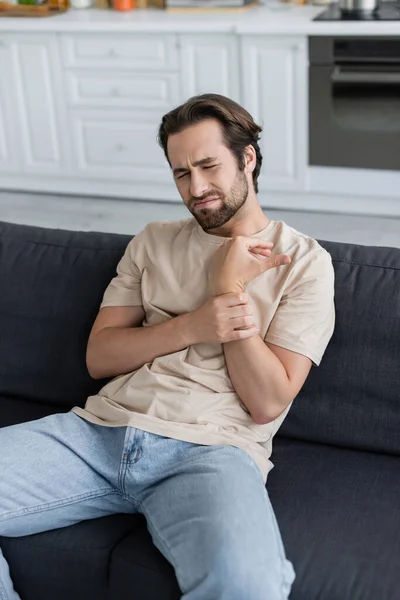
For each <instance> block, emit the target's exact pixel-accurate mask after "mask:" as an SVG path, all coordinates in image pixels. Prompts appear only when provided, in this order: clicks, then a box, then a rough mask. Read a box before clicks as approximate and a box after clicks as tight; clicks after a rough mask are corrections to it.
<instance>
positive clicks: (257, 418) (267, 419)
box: [251, 412, 276, 425]
mask: <svg viewBox="0 0 400 600" xmlns="http://www.w3.org/2000/svg"><path fill="white" fill-rule="evenodd" d="M251 418H252V419H253V421H254V423H256V424H257V425H266V424H267V423H272V421H274V420H275V418H276V417H271V416H270V415H267V414H265V413H263V412H258V413H254V412H253V413H252V414H251Z"/></svg>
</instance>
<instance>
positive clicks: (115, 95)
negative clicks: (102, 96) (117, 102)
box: [110, 88, 121, 98]
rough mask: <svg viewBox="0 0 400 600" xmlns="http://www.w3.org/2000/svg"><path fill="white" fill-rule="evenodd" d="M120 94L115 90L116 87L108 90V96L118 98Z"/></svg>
mask: <svg viewBox="0 0 400 600" xmlns="http://www.w3.org/2000/svg"><path fill="white" fill-rule="evenodd" d="M120 95H121V94H120V93H119V91H118V90H117V88H114V89H113V90H111V92H110V96H114V98H118V97H119V96H120Z"/></svg>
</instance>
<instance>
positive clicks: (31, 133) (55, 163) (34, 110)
mask: <svg viewBox="0 0 400 600" xmlns="http://www.w3.org/2000/svg"><path fill="white" fill-rule="evenodd" d="M1 41H2V44H3V48H2V49H0V50H1V51H0V54H1V53H2V52H3V51H4V49H5V52H6V54H7V60H8V69H9V70H11V76H10V74H8V86H9V90H8V96H9V98H12V100H13V106H12V110H11V111H10V110H8V111H7V112H8V113H9V114H8V115H7V119H8V123H7V124H6V127H8V128H9V131H8V135H10V134H12V135H13V137H14V139H15V143H16V146H17V150H18V165H17V169H18V172H19V173H21V174H22V175H24V174H27V175H28V174H61V173H64V172H65V171H66V170H67V165H68V161H67V160H66V154H67V152H66V148H65V142H64V139H65V136H64V135H62V131H63V130H64V126H65V123H63V122H62V116H61V115H62V110H61V111H60V110H59V108H60V107H59V106H58V104H59V102H58V98H59V96H58V94H59V93H60V90H59V86H58V85H57V83H58V65H57V63H56V61H57V45H56V38H55V35H42V34H28V35H25V34H17V35H15V34H6V35H4V36H2V37H1ZM1 62H2V63H4V61H1ZM3 68H4V64H3ZM3 68H2V67H0V69H2V72H3ZM5 81H6V82H7V74H6V78H5ZM6 94H7V91H6ZM5 103H7V99H6V100H5ZM0 128H1V126H0ZM0 135H1V134H0Z"/></svg>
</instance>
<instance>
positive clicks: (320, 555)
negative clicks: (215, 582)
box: [267, 438, 400, 600]
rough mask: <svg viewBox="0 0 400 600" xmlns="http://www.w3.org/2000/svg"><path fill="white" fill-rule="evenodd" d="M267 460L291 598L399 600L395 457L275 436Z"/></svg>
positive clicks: (399, 487)
mask: <svg viewBox="0 0 400 600" xmlns="http://www.w3.org/2000/svg"><path fill="white" fill-rule="evenodd" d="M272 462H273V463H274V465H275V467H274V468H273V469H272V471H271V472H270V474H269V476H268V486H267V487H268V490H269V495H270V498H271V502H272V505H273V506H274V509H275V514H276V517H277V520H278V523H279V526H280V530H281V533H282V538H283V541H284V545H285V547H286V551H287V555H288V558H289V560H291V561H292V562H293V564H294V567H295V571H296V574H297V577H296V580H295V582H294V584H293V587H292V593H291V596H290V600H320V599H323V600H377V599H378V598H379V600H396V599H397V598H399V589H400V579H399V573H400V562H399V557H400V502H399V498H400V458H399V457H398V456H390V455H385V454H374V453H370V452H362V451H357V450H347V449H343V448H335V447H332V446H325V445H322V444H314V443H306V442H302V441H294V440H289V439H284V438H275V440H274V452H273V455H272Z"/></svg>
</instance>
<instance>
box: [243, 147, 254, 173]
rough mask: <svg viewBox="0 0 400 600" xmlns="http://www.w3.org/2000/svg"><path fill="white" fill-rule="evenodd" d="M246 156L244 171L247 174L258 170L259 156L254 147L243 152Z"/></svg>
mask: <svg viewBox="0 0 400 600" xmlns="http://www.w3.org/2000/svg"><path fill="white" fill-rule="evenodd" d="M243 154H244V170H245V171H246V172H247V173H252V172H253V171H254V169H255V168H256V164H257V156H256V151H255V150H254V147H253V146H252V145H251V144H250V145H249V146H246V148H245V149H244V151H243Z"/></svg>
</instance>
